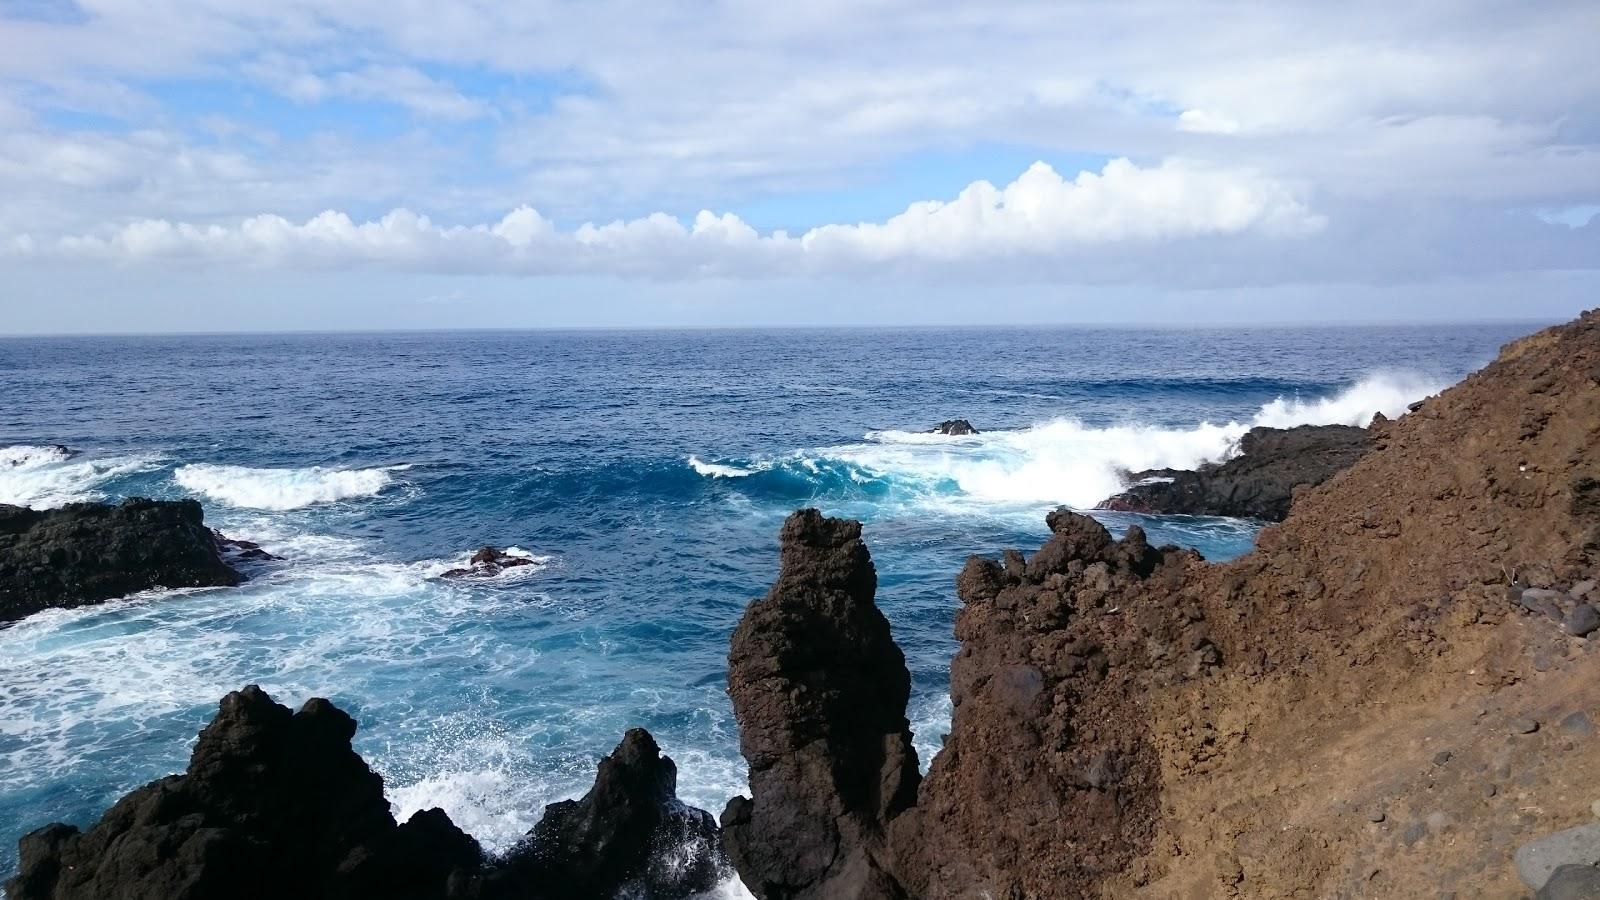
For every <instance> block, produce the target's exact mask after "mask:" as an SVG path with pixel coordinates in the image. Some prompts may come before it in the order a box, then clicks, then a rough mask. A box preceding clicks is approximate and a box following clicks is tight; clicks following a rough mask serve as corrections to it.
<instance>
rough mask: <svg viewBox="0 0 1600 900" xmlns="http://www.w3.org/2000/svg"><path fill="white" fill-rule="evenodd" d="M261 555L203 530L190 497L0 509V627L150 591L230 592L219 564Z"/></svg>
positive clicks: (231, 581)
mask: <svg viewBox="0 0 1600 900" xmlns="http://www.w3.org/2000/svg"><path fill="white" fill-rule="evenodd" d="M225 552H226V553H227V554H228V555H229V556H230V557H233V558H236V559H262V558H266V557H268V554H266V553H265V552H264V551H262V550H261V548H260V547H258V546H256V545H255V544H251V543H249V542H248V541H232V540H229V539H228V538H226V537H223V536H222V535H221V534H218V533H216V532H214V531H212V530H211V529H209V528H207V527H206V526H205V516H204V513H203V512H202V511H201V509H200V504H199V503H196V502H195V501H193V500H145V499H140V498H133V499H129V500H124V501H122V502H121V503H117V504H106V503H69V504H67V505H66V506H62V507H59V508H56V509H49V510H33V509H28V508H27V507H23V506H9V505H5V504H0V623H4V622H9V621H14V620H16V619H20V618H22V617H24V616H28V615H32V614H33V613H36V612H39V611H40V610H44V609H53V608H70V607H74V606H86V605H89V604H93V603H100V602H103V601H105V600H110V599H112V598H115V597H123V596H126V595H128V594H132V593H136V592H138V591H144V590H149V589H151V588H157V587H161V588H191V587H232V586H234V585H237V584H239V583H240V582H241V581H243V580H244V579H243V576H242V575H240V573H239V571H238V570H237V569H235V568H234V567H233V566H231V565H229V564H228V562H227V561H226V560H224V558H223V556H224V553H225Z"/></svg>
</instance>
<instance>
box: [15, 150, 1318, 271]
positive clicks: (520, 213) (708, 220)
mask: <svg viewBox="0 0 1600 900" xmlns="http://www.w3.org/2000/svg"><path fill="white" fill-rule="evenodd" d="M1324 225H1325V220H1324V219H1323V218H1322V217H1321V216H1319V215H1316V214H1315V213H1313V212H1312V211H1311V210H1310V209H1309V208H1308V207H1307V205H1306V204H1305V203H1304V202H1303V201H1302V200H1301V199H1300V198H1299V197H1298V196H1297V194H1296V192H1295V191H1294V190H1292V189H1291V188H1290V187H1289V186H1287V185H1285V184H1283V183H1282V182H1280V181H1277V180H1275V179H1273V178H1270V177H1267V176H1265V175H1262V174H1261V173H1258V172H1254V171H1251V170H1247V169H1236V168H1221V167H1216V166H1208V165H1203V164H1200V163H1195V162H1190V161H1186V160H1181V159H1171V160H1167V161H1164V162H1162V163H1160V164H1158V165H1153V166H1139V165H1136V164H1134V163H1133V162H1130V161H1129V160H1126V159H1115V160H1112V161H1110V162H1108V163H1107V164H1106V165H1105V167H1104V168H1103V169H1102V170H1101V171H1100V172H1089V171H1084V172H1080V173H1078V174H1077V176H1076V177H1074V178H1071V179H1067V178H1063V177H1062V176H1061V175H1060V174H1058V173H1057V172H1056V171H1055V170H1054V169H1052V168H1051V167H1050V166H1049V165H1046V164H1045V163H1042V162H1038V163H1034V164H1033V165H1032V166H1030V167H1029V168H1028V169H1027V170H1026V171H1025V172H1023V173H1022V174H1021V175H1020V176H1019V177H1018V178H1017V179H1016V180H1015V181H1013V182H1011V183H1010V184H1007V185H1005V186H1003V187H996V186H995V185H993V184H990V183H989V182H987V181H979V182H974V183H973V184H971V185H969V186H967V187H966V188H965V189H964V190H962V191H961V192H960V194H959V195H957V196H956V197H955V198H954V199H952V200H948V201H941V200H927V201H922V202H918V203H913V204H912V205H911V206H910V207H909V208H907V209H906V210H905V212H902V213H900V214H899V215H896V216H894V217H892V218H889V219H888V220H886V221H883V222H862V223H857V224H829V225H821V226H818V227H816V228H813V229H811V230H810V231H807V232H805V233H804V234H799V235H791V234H789V233H788V232H786V231H772V232H767V233H761V232H758V231H757V230H756V229H754V228H752V227H751V226H750V225H749V224H748V223H746V222H745V221H743V220H742V219H740V218H739V217H738V216H736V215H734V214H732V213H723V214H721V215H718V214H714V213H712V212H710V211H702V212H700V213H699V214H698V215H697V216H695V218H694V219H693V220H692V221H691V222H687V223H685V222H683V221H680V220H679V219H677V218H675V217H673V216H669V215H666V214H664V213H655V214H652V215H648V216H644V217H641V218H636V219H631V220H617V221H614V222H610V223H606V224H595V223H587V224H584V225H580V226H578V227H577V228H574V229H571V230H561V229H558V228H557V227H556V226H555V224H554V223H553V222H552V221H551V220H550V219H548V218H547V217H545V216H544V215H542V214H541V213H540V212H539V211H537V210H535V209H533V208H531V207H528V206H522V207H518V208H517V209H515V210H512V211H511V212H510V213H508V214H507V215H505V216H504V217H503V218H501V219H500V220H498V221H496V222H488V223H481V224H474V225H441V224H438V223H435V222H434V221H433V220H431V219H430V218H429V217H428V216H425V215H420V214H418V213H415V212H412V211H410V210H406V209H396V210H394V211H392V212H390V213H389V214H388V215H385V216H383V217H382V218H379V219H376V220H372V221H365V222H357V221H355V220H354V219H352V218H351V217H350V216H349V215H347V214H345V213H343V212H337V211H331V210H330V211H327V212H323V213H321V214H320V215H317V216H315V217H313V218H311V219H309V220H307V221H305V222H301V223H296V222H292V221H290V220H289V219H286V218H284V217H282V216H277V215H259V216H253V217H250V218H247V219H245V220H244V221H242V222H239V223H238V224H234V225H220V224H217V225H196V224H191V223H186V222H171V221H167V220H162V219H145V220H140V221H136V222H133V223H130V224H127V225H124V226H122V227H120V228H116V229H109V230H106V231H105V232H104V233H99V234H92V233H91V234H74V235H67V236H64V237H60V238H58V239H55V240H54V241H46V240H41V239H38V238H36V237H33V236H29V235H23V236H21V237H19V238H16V239H14V240H13V241H11V244H10V246H11V248H12V252H13V253H15V254H19V255H39V256H47V257H64V258H71V259H95V260H106V261H118V262H139V261H148V260H161V259H190V260H197V261H202V262H218V263H225V264H241V263H243V264H255V265H267V266H315V267H344V266H359V265H377V266H386V267H395V268H403V269H416V270H429V271H449V272H500V273H507V272H509V273H522V274H565V273H606V274H627V275H641V276H650V277H660V278H685V277H695V276H701V275H728V274H747V275H783V274H795V273H833V272H842V271H859V270H862V269H870V268H872V267H875V266H884V265H893V266H922V267H928V268H932V267H938V266H942V265H960V264H964V263H983V262H992V261H997V260H1018V259H1022V260H1027V259H1033V260H1040V261H1049V260H1051V259H1054V258H1060V257H1070V256H1073V255H1074V254H1078V253H1081V252H1084V251H1087V250H1097V249H1100V248H1105V247H1112V246H1125V245H1145V246H1148V245H1151V244H1159V243H1165V242H1181V241H1186V240H1194V239H1203V238H1228V237H1233V236H1241V235H1252V236H1255V237H1259V238H1264V239H1269V240H1292V239H1296V238H1301V237H1305V236H1307V235H1310V234H1313V233H1315V232H1317V231H1319V230H1320V229H1322V228H1323V227H1324Z"/></svg>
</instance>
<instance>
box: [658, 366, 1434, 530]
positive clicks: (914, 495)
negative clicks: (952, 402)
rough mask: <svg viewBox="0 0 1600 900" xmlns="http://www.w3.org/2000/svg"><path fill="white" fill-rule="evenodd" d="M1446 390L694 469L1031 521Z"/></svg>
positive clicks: (896, 438)
mask: <svg viewBox="0 0 1600 900" xmlns="http://www.w3.org/2000/svg"><path fill="white" fill-rule="evenodd" d="M1439 387H1440V386H1439V385H1438V384H1435V383H1433V382H1429V381H1426V380H1424V379H1421V378H1418V377H1416V376H1409V375H1372V376H1369V377H1367V378H1364V379H1362V380H1361V381H1359V382H1357V383H1356V384H1354V385H1351V386H1350V387H1349V388H1346V389H1345V390H1343V391H1340V392H1338V393H1336V394H1333V395H1331V396H1326V397H1314V398H1301V397H1278V398H1276V399H1274V400H1272V401H1270V402H1268V403H1265V404H1263V405H1262V406H1261V407H1260V408H1259V409H1258V410H1257V411H1256V413H1255V414H1254V415H1253V416H1252V417H1251V418H1250V419H1248V420H1246V421H1243V422H1239V421H1230V422H1226V423H1223V424H1215V423H1211V422H1201V423H1199V424H1197V425H1195V426H1193V427H1190V428H1161V427H1156V426H1149V425H1138V424H1131V425H1116V426H1111V427H1106V428H1095V427H1091V426H1088V425H1085V424H1084V423H1083V422H1081V421H1079V420H1077V419H1071V418H1061V419H1056V420H1054V421H1050V422H1045V423H1042V424H1039V425H1035V426H1033V427H1030V428H1024V429H1021V430H1017V431H986V432H984V433H983V434H979V435H968V436H961V437H952V436H949V435H942V434H935V433H930V432H925V431H915V432H913V431H874V432H869V433H868V434H867V435H865V437H864V439H863V440H862V441H861V442H858V443H853V444H845V445H840V446H835V447H824V448H820V449H812V450H801V451H798V452H797V453H795V454H793V455H792V456H789V457H786V458H783V459H781V460H758V461H751V462H742V461H741V462H739V464H738V465H734V464H732V463H721V464H707V463H704V462H702V461H700V460H699V459H698V458H695V457H691V458H690V465H691V466H693V467H694V468H695V471H697V472H700V473H701V474H702V475H710V476H712V477H737V478H747V477H748V476H750V475H758V474H763V473H765V472H766V471H767V470H769V469H775V470H776V473H775V474H776V475H777V476H780V477H782V478H786V479H791V480H793V479H803V480H804V481H806V482H807V483H808V484H809V485H810V488H811V491H812V493H813V495H814V497H817V498H818V499H823V498H827V497H828V496H829V495H830V494H835V493H841V492H842V493H843V494H844V496H845V497H846V498H853V497H854V496H855V495H856V494H857V493H860V492H863V491H865V492H867V493H868V494H872V495H874V496H875V497H876V498H877V499H878V500H879V501H887V502H890V503H893V504H894V505H896V506H905V505H910V506H922V507H928V508H937V509H938V510H939V511H940V512H942V513H960V512H963V511H965V512H968V513H971V512H981V513H985V514H997V513H1006V512H1013V511H1020V510H1028V511H1030V512H1029V515H1032V514H1033V512H1034V511H1037V509H1038V508H1039V507H1040V506H1047V505H1056V504H1066V505H1068V506H1074V507H1078V508H1088V507H1091V506H1093V505H1094V504H1096V503H1099V502H1100V501H1102V500H1104V499H1106V498H1107V497H1109V496H1111V495H1113V494H1115V493H1117V492H1118V491H1120V490H1122V488H1123V477H1124V473H1126V472H1129V471H1141V470H1144V469H1162V468H1172V469H1194V468H1196V467H1198V466H1200V465H1202V464H1204V463H1207V462H1214V461H1222V460H1225V459H1228V458H1229V457H1231V456H1233V455H1234V454H1236V453H1237V452H1238V445H1239V439H1240V438H1241V437H1243V436H1244V434H1245V432H1247V431H1249V430H1250V429H1251V428H1253V427H1256V426H1269V427H1274V428H1289V427H1293V426H1296V425H1333V424H1345V425H1366V424H1367V423H1368V422H1370V421H1371V419H1372V417H1373V415H1374V414H1376V413H1379V412H1382V413H1384V414H1385V415H1388V416H1398V415H1400V414H1401V413H1404V412H1405V410H1406V406H1407V405H1408V404H1410V403H1411V402H1412V401H1413V400H1417V399H1420V398H1422V397H1424V396H1427V395H1428V394H1431V393H1434V392H1435V391H1437V390H1438V389H1439ZM735 473H736V474H735ZM765 480H766V479H756V481H757V482H762V481H765Z"/></svg>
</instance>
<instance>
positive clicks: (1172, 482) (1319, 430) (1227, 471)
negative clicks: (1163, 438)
mask: <svg viewBox="0 0 1600 900" xmlns="http://www.w3.org/2000/svg"><path fill="white" fill-rule="evenodd" d="M1385 421H1386V420H1384V419H1383V418H1382V416H1381V415H1380V416H1379V418H1378V419H1377V420H1376V424H1375V425H1374V426H1373V427H1374V428H1381V427H1382V425H1383V423H1384V422H1385ZM1373 439H1374V437H1373V432H1372V431H1371V430H1369V429H1367V428H1356V427H1353V426H1349V425H1300V426H1297V427H1295V428H1252V429H1250V430H1249V431H1248V432H1246V433H1245V435H1244V436H1243V437H1242V438H1240V439H1239V454H1238V455H1237V456H1235V457H1233V458H1231V459H1229V460H1227V461H1226V462H1221V463H1211V464H1208V465H1204V466H1201V467H1200V468H1199V469H1195V470H1192V471H1191V470H1187V469H1149V470H1146V471H1142V472H1131V473H1129V474H1128V475H1127V477H1126V482H1127V485H1128V486H1127V489H1126V490H1124V491H1123V492H1122V493H1120V494H1117V495H1116V496H1113V497H1110V498H1108V499H1106V500H1103V501H1101V502H1100V503H1099V504H1098V505H1097V506H1096V507H1095V508H1096V509H1110V510H1117V511H1121V512H1138V513H1147V514H1151V515H1185V516H1229V517H1232V518H1238V519H1260V520H1262V521H1267V522H1281V521H1283V520H1284V518H1285V517H1287V516H1288V515H1289V506H1290V504H1291V503H1293V502H1294V495H1295V492H1296V491H1297V490H1301V489H1303V488H1310V487H1316V486H1317V485H1319V484H1321V483H1323V482H1324V481H1327V480H1328V479H1329V478H1332V477H1333V476H1335V475H1337V474H1339V473H1340V472H1342V471H1344V470H1345V469H1348V468H1350V467H1351V466H1352V465H1354V464H1355V462H1356V460H1358V459H1360V458H1361V457H1362V455H1363V454H1365V453H1366V452H1367V451H1368V450H1370V449H1371V448H1372V444H1373Z"/></svg>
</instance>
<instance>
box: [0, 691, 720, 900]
mask: <svg viewBox="0 0 1600 900" xmlns="http://www.w3.org/2000/svg"><path fill="white" fill-rule="evenodd" d="M355 731H356V723H355V720H354V719H352V718H350V717H349V716H348V715H346V714H345V713H343V712H342V711H340V710H339V709H338V708H336V707H335V706H333V705H332V704H331V703H329V702H328V701H326V700H321V699H314V700H311V701H309V702H307V703H306V704H305V706H303V707H302V708H301V709H300V711H299V712H295V713H291V712H290V711H289V710H288V709H287V708H285V707H283V706H280V705H278V704H277V703H274V702H273V701H272V699H271V698H270V697H268V696H267V695H266V693H265V692H263V691H262V690H261V689H260V688H258V687H255V686H251V687H247V688H245V689H244V690H242V691H237V692H235V693H232V694H229V695H228V696H227V697H225V698H223V701H222V705H221V709H220V711H219V712H218V714H217V717H216V718H215V719H214V720H212V722H211V724H210V725H208V726H206V728H205V730H204V731H202V732H201V733H200V740H199V742H198V743H197V744H196V745H195V749H194V753H193V755H192V756H191V758H190V761H189V768H188V770H187V771H186V772H185V773H184V774H183V775H174V776H170V777H168V778H163V779H161V780H159V781H155V782H151V783H150V784H148V785H146V786H144V787H142V788H139V789H138V790H136V791H133V792H132V793H129V794H128V795H127V796H125V797H123V798H122V799H121V800H120V801H118V802H117V803H116V805H114V806H113V807H112V808H111V809H110V810H109V811H108V812H107V813H106V814H105V816H104V817H102V818H101V820H100V821H99V822H97V823H96V824H95V825H93V826H92V827H90V828H89V829H88V830H87V831H84V832H80V831H79V830H78V829H77V828H74V827H72V826H69V825H48V826H46V827H44V828H41V829H39V830H37V831H35V832H33V833H31V834H29V835H28V836H26V837H24V838H23V839H22V841H21V843H20V848H19V849H20V853H19V856H20V860H19V863H20V865H19V871H18V873H17V875H16V876H15V877H14V878H13V879H12V880H11V881H9V882H8V883H7V884H6V891H7V894H8V896H9V897H10V898H11V900H104V898H109V897H116V898H119V900H281V898H286V897H296V898H329V900H332V898H350V900H355V898H383V900H391V898H400V900H577V898H602V897H611V896H613V895H614V894H616V893H617V891H618V889H619V888H626V889H628V890H629V891H631V893H630V894H629V896H630V897H636V898H640V900H676V898H682V897H685V896H688V895H689V894H690V893H692V892H695V891H700V890H705V889H707V888H709V887H711V886H712V884H714V882H715V881H716V878H717V876H718V874H719V869H720V866H721V856H720V855H719V853H718V852H717V848H716V828H715V825H714V824H713V823H712V821H711V816H710V814H709V813H707V812H705V811H703V810H696V809H690V808H689V807H686V806H684V805H683V804H682V803H680V802H678V800H677V799H676V797H675V796H674V794H673V790H674V787H675V784H676V777H677V776H676V769H675V767H674V766H673V764H672V760H670V759H668V758H666V757H664V756H661V755H660V753H659V751H658V749H657V748H656V745H655V741H654V740H652V739H651V737H650V735H649V734H648V733H647V732H645V731H643V730H640V729H635V730H634V731H630V732H629V733H628V736H627V737H626V738H625V739H624V741H623V743H622V745H621V746H619V747H618V748H617V750H616V752H614V753H613V754H612V755H611V756H609V757H607V758H606V759H605V760H604V761H603V762H602V763H601V765H600V772H599V777H598V778H597V779H596V782H595V786H594V789H593V790H591V791H590V792H589V794H588V795H586V796H585V797H584V798H583V799H582V800H576V801H567V802H565V803H557V804H553V805H552V806H550V807H548V808H547V809H546V813H545V817H544V819H543V820H542V821H541V822H540V823H539V825H537V826H536V827H535V828H534V830H533V832H532V833H531V834H530V836H529V840H528V841H527V843H525V844H524V845H522V846H521V847H519V848H518V849H517V850H515V851H513V852H512V853H511V854H510V855H508V856H507V857H506V858H505V859H500V860H485V858H484V855H483V853H482V851H481V850H480V849H479V846H478V843H477V841H475V840H473V839H472V838H471V837H470V836H469V835H467V834H465V833H464V832H462V831H461V830H460V829H459V828H457V827H456V826H455V825H454V824H453V823H451V821H450V818H449V816H447V815H446V814H445V813H444V812H443V811H442V810H438V809H431V810H425V811H422V812H418V813H416V814H415V815H413V816H412V817H411V818H410V819H409V820H407V821H406V822H405V823H403V824H398V825H397V824H396V823H395V820H394V818H393V817H392V816H391V815H390V812H389V803H388V801H387V800H386V799H385V798H384V795H383V780H382V779H381V778H380V777H379V776H378V775H377V774H376V773H374V772H373V771H372V770H371V769H369V768H368V767H367V765H366V763H365V762H363V761H362V759H361V757H360V756H358V755H357V754H356V753H355V752H354V751H353V750H352V749H351V746H350V739H351V737H352V736H353V735H354V734H355Z"/></svg>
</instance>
